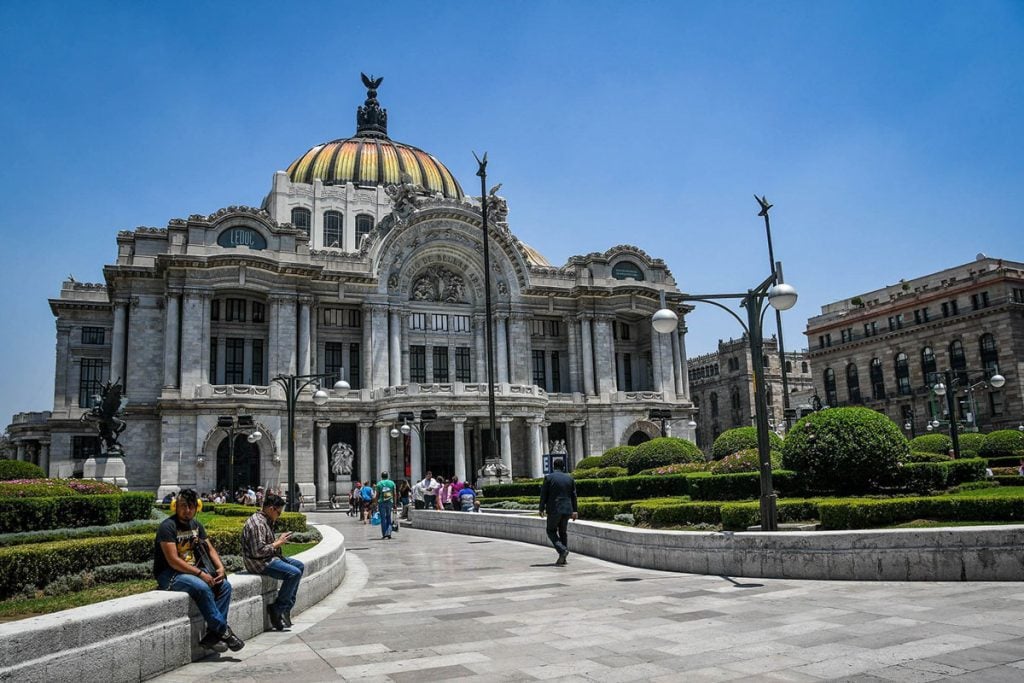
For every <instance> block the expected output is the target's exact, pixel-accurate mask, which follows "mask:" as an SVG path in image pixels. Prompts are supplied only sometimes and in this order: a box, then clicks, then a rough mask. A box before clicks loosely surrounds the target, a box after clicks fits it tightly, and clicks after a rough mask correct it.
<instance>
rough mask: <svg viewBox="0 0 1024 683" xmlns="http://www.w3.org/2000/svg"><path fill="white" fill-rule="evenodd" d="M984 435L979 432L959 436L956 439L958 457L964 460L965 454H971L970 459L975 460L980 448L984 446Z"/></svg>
mask: <svg viewBox="0 0 1024 683" xmlns="http://www.w3.org/2000/svg"><path fill="white" fill-rule="evenodd" d="M986 438H987V437H986V435H984V434H982V433H981V432H965V433H963V434H959V435H958V436H957V439H958V440H959V441H960V457H961V458H966V457H967V453H971V457H972V458H976V457H978V456H979V455H980V454H981V447H982V446H984V445H985V439H986Z"/></svg>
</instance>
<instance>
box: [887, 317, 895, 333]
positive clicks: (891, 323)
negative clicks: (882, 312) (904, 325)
mask: <svg viewBox="0 0 1024 683" xmlns="http://www.w3.org/2000/svg"><path fill="white" fill-rule="evenodd" d="M889 331H890V332H895V331H896V318H894V317H892V316H891V315H890V316H889Z"/></svg>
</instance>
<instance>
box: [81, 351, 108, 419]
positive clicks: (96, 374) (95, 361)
mask: <svg viewBox="0 0 1024 683" xmlns="http://www.w3.org/2000/svg"><path fill="white" fill-rule="evenodd" d="M79 368H80V373H79V376H78V407H79V408H92V407H93V406H94V405H96V397H97V396H98V395H99V393H100V387H101V386H102V385H103V382H105V381H106V379H107V374H106V373H107V364H106V363H105V362H104V361H103V360H101V359H99V358H83V359H81V360H80V361H79Z"/></svg>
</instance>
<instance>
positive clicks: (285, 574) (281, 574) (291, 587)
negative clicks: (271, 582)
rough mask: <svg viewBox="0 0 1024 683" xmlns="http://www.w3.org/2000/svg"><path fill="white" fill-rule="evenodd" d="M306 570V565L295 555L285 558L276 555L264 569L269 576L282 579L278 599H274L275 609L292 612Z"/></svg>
mask: <svg viewBox="0 0 1024 683" xmlns="http://www.w3.org/2000/svg"><path fill="white" fill-rule="evenodd" d="M304 571H306V565H304V564H302V562H300V561H299V560H296V559H295V558H293V557H286V558H284V559H283V560H282V559H281V558H279V557H275V558H274V559H272V560H271V561H270V564H268V565H267V568H266V569H264V570H263V573H264V574H266V575H267V576H269V577H271V578H275V579H280V580H281V588H279V589H278V591H277V600H275V601H274V609H276V610H277V611H278V612H286V613H287V612H291V611H292V607H294V606H295V594H296V593H298V592H299V581H300V580H301V579H302V573H303V572H304Z"/></svg>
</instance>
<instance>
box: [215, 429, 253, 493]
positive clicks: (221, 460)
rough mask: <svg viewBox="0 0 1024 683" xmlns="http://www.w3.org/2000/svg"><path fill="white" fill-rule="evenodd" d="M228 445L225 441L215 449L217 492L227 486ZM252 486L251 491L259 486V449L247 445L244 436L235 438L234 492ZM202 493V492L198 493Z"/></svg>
mask: <svg viewBox="0 0 1024 683" xmlns="http://www.w3.org/2000/svg"><path fill="white" fill-rule="evenodd" d="M229 445H230V444H229V443H228V440H227V439H224V440H223V441H221V442H220V446H218V447H217V490H218V491H220V490H222V489H226V488H227V486H228V446H229ZM246 485H249V486H252V488H253V490H255V489H256V487H257V486H259V485H260V448H259V446H257V445H256V444H252V443H249V439H248V437H247V436H246V435H245V434H239V435H238V436H236V437H235V490H236V491H237V490H238V489H239V488H241V487H243V486H246ZM200 493H202V491H200Z"/></svg>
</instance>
